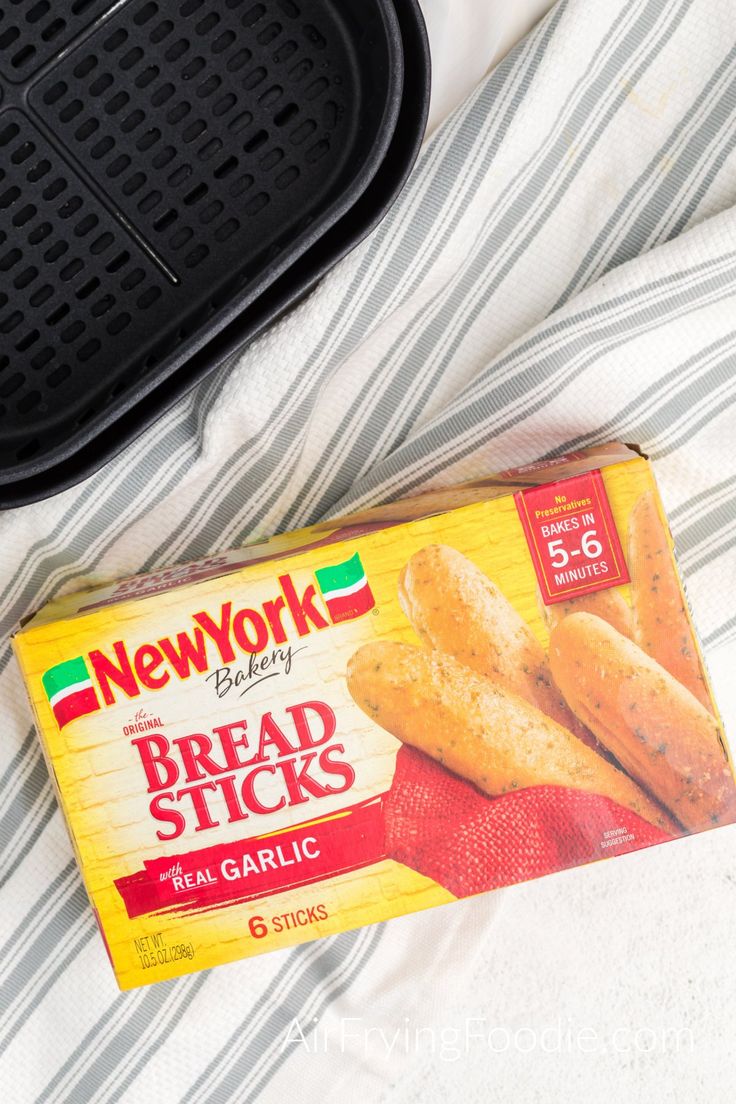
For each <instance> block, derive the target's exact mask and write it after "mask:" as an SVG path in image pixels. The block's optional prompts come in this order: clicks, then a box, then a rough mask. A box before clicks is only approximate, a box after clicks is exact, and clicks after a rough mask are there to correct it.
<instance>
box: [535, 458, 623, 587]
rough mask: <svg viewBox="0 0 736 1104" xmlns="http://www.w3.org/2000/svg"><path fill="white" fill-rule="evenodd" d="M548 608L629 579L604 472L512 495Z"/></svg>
mask: <svg viewBox="0 0 736 1104" xmlns="http://www.w3.org/2000/svg"><path fill="white" fill-rule="evenodd" d="M514 498H515V501H516V508H517V510H518V511H519V517H520V519H521V524H522V526H523V528H524V533H525V535H526V540H527V544H528V546H529V552H530V553H531V557H532V562H533V564H534V570H535V571H536V573H537V580H538V582H539V589H540V591H541V592H542V600H543V601H544V604H545V605H546V606H551V605H554V604H555V603H556V602H566V601H569V600H570V599H571V598H579V597H581V596H582V595H584V594H593V593H595V591H597V590H606V589H607V588H608V587H614V586H620V585H621V584H622V583H628V581H629V572H628V569H627V567H626V560H625V558H624V553H623V549H622V547H621V540H620V538H619V535H618V530H617V529H616V523H615V521H614V519H613V514H612V512H611V504H610V503H609V501H608V495H607V494H606V487H605V484H604V482H603V476H602V475H601V473H600V471H592V472H588V473H587V474H585V475H577V476H573V477H572V478H571V479H562V480H559V481H558V482H556V483H548V484H546V485H544V486H542V487H531V488H530V489H529V490H526V491H520V492H519V493H518V494H517V495H515V496H514Z"/></svg>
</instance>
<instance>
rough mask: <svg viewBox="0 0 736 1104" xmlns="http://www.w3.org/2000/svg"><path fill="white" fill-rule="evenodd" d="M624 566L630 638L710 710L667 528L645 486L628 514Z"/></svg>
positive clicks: (708, 697) (709, 701)
mask: <svg viewBox="0 0 736 1104" xmlns="http://www.w3.org/2000/svg"><path fill="white" fill-rule="evenodd" d="M629 570H630V572H631V594H632V601H633V606H634V626H635V635H634V639H635V640H636V642H637V644H638V645H639V646H640V647H641V648H643V649H644V651H645V652H646V653H647V655H650V656H651V657H652V658H653V659H656V660H657V662H658V663H661V665H662V666H663V667H664V668H666V670H668V671H669V673H670V674H671V675H673V676H674V677H675V678H676V679H678V681H679V682H681V683H682V684H683V686H686V687H687V688H688V690H690V691H692V693H693V694H694V695H695V697H696V698H697V699H698V701H699V702H700V703H701V705H704V706H705V708H706V709H711V699H710V694H709V692H708V687H707V686H706V682H705V678H704V677H703V669H702V667H701V663H700V657H699V656H698V648H697V645H696V643H695V638H694V636H693V631H692V628H691V626H690V619H689V617H688V615H687V610H686V609H685V599H684V597H683V593H682V587H681V586H680V581H679V579H678V578H677V574H676V572H675V565H674V561H673V558H672V552H671V550H670V545H669V541H668V539H667V531H666V529H665V525H664V522H663V521H662V518H661V517H660V514H659V510H658V509H657V503H656V501H655V498H654V495H653V494H652V492H651V491H648V492H647V493H646V494H643V495H641V497H640V498H639V499H638V500H637V502H636V503H635V504H634V508H633V509H632V511H631V516H630V518H629Z"/></svg>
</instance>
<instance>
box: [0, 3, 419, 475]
mask: <svg viewBox="0 0 736 1104" xmlns="http://www.w3.org/2000/svg"><path fill="white" fill-rule="evenodd" d="M52 8H57V9H58V6H57V5H51V4H49V3H48V2H47V0H29V2H28V3H25V2H24V0H20V2H18V0H0V93H2V98H0V289H1V290H0V473H4V475H5V477H6V478H10V477H15V476H17V475H19V474H24V473H26V472H27V471H29V470H32V469H37V467H38V464H39V462H40V463H43V462H45V461H46V459H47V458H48V462H49V463H51V462H52V460H53V459H54V457H56V456H58V455H59V454H60V450H61V453H63V451H64V450H67V451H68V450H69V449H70V447H72V446H73V445H74V444H75V442H77V441H78V442H82V441H88V440H89V439H90V435H91V434H93V433H94V432H95V431H99V429H100V428H101V427H102V426H104V425H105V424H109V422H110V419H111V418H112V417H113V416H114V415H115V414H116V413H117V412H119V411H121V410H124V409H125V408H126V405H127V404H132V403H133V402H140V399H141V395H142V394H144V393H145V390H146V389H147V388H148V387H149V386H150V387H153V386H157V385H160V383H161V381H162V380H163V379H164V378H166V376H167V375H168V374H170V373H171V372H172V371H175V370H176V368H177V367H178V366H180V365H181V364H182V363H183V362H184V361H185V360H186V358H187V356H189V355H190V353H191V352H192V351H193V350H194V349H196V348H197V347H199V346H200V345H201V343H202V341H203V340H205V339H206V338H207V336H208V335H209V336H211V334H212V333H213V332H216V330H217V328H218V327H219V326H220V325H222V324H225V323H226V322H227V321H228V320H231V318H232V317H233V314H234V313H237V311H238V310H241V309H243V307H244V306H246V305H247V303H248V302H251V301H252V300H253V298H254V297H255V296H256V295H257V294H258V293H259V292H260V291H262V290H263V289H264V288H265V287H266V286H267V285H268V283H269V282H270V281H271V280H273V279H275V278H276V277H277V276H278V275H279V274H281V273H282V272H283V271H285V270H287V269H288V267H289V265H290V264H292V263H293V262H294V260H295V258H296V257H297V256H298V255H299V254H300V252H301V251H302V250H303V249H305V248H307V247H308V246H309V245H313V244H314V242H315V240H318V238H319V235H320V234H321V233H324V231H325V230H326V229H327V228H328V227H329V226H330V225H331V224H332V223H333V222H334V221H335V220H336V219H337V218H338V217H340V215H341V214H344V212H345V210H347V209H349V206H350V205H351V204H352V203H353V202H354V201H355V200H356V198H357V196H358V195H359V194H360V193H361V191H362V190H363V189H364V188H365V187H366V186H367V184H368V182H369V181H370V179H371V175H372V174H373V173H374V172H375V171H376V169H377V167H378V166H379V165H380V161H381V155H382V151H383V150H384V149H385V146H386V145H387V143H388V141H389V140H390V137H391V127H392V125H393V123H392V120H393V119H394V118H395V113H396V111H397V110H398V101H399V99H400V64H399V59H398V56H397V52H396V51H397V49H398V50H400V39H399V38H398V31H396V38H395V39H392V37H391V36H392V33H393V31H394V30H396V28H392V24H391V19H390V17H387V14H386V13H387V10H388V8H389V5H387V4H386V3H385V2H384V0H372V2H371V0H352V2H347V0H341V2H340V3H339V4H337V3H335V4H334V5H333V4H332V3H330V2H329V0H263V2H261V3H256V4H254V3H252V0H176V2H167V0H135V2H128V3H124V4H123V5H122V6H121V5H112V4H110V3H109V0H108V2H107V3H101V2H99V0H98V2H95V0H86V2H85V0H76V2H74V3H71V4H70V5H68V7H66V8H65V14H64V15H63V16H53V14H52ZM62 48H65V50H66V52H65V53H64V54H63V56H62V57H61V60H59V61H54V54H55V53H56V52H58V51H59V50H60V49H62Z"/></svg>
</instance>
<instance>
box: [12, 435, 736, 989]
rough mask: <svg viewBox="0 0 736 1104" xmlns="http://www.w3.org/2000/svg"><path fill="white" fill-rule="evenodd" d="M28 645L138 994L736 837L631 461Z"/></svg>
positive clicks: (730, 786) (23, 650)
mask: <svg viewBox="0 0 736 1104" xmlns="http://www.w3.org/2000/svg"><path fill="white" fill-rule="evenodd" d="M14 646H15V651H16V653H17V656H18V660H19V662H20V665H21V667H22V670H23V675H24V677H25V680H26V684H27V687H28V693H29V697H30V701H31V705H32V707H33V711H34V713H35V717H36V723H37V726H38V731H39V735H40V737H41V741H42V744H43V747H44V751H45V754H46V758H47V761H48V765H49V769H50V772H51V775H52V777H53V779H54V781H55V784H56V787H57V793H58V797H59V801H60V804H61V806H62V809H63V811H64V815H65V817H66V821H67V824H68V826H69V830H70V834H71V838H72V842H73V845H74V849H75V851H76V854H77V859H78V861H79V865H80V867H81V870H82V873H83V876H84V881H85V885H86V887H87V891H88V893H89V897H90V900H91V902H92V906H93V908H94V910H95V913H96V916H97V919H98V922H99V925H100V928H101V929H102V932H103V934H104V938H105V942H106V945H107V948H108V952H109V955H110V958H111V960H112V964H113V967H114V970H115V974H116V976H117V979H118V982H119V984H120V986H121V988H123V989H130V988H133V987H135V986H139V985H144V984H148V983H150V982H155V981H160V980H163V979H166V978H171V977H175V976H178V975H180V974H184V973H188V972H190V971H194V970H199V969H204V968H207V967H210V966H214V965H217V964H218V963H223V962H228V961H231V960H233V959H238V958H242V957H245V956H248V955H252V954H257V953H260V952H262V951H269V950H272V949H275V948H280V947H285V946H289V945H291V944H295V943H300V942H303V941H306V940H311V939H315V938H317V937H319V936H325V935H331V934H334V933H336V932H340V931H344V930H346V929H348V928H354V927H357V926H360V925H363V924H370V923H374V922H376V921H380V920H385V919H388V918H389V917H392V916H397V915H400V914H403V913H407V912H412V911H416V910H418V909H423V908H428V907H430V906H432V905H439V904H444V903H446V902H449V901H452V900H454V899H455V898H458V897H463V896H467V895H470V894H473V893H478V892H482V891H484V890H488V889H491V888H494V887H497V886H501V885H507V884H510V883H513V882H518V881H522V880H524V879H527V878H533V877H537V876H539V875H541V874H547V873H550V872H552V871H556V870H560V869H563V868H565V867H569V866H574V865H578V864H580V863H586V862H590V861H593V860H595V859H600V858H606V857H610V856H613V855H618V854H622V853H625V852H627V851H631V850H634V849H637V848H640V847H645V846H649V845H651V844H655V843H659V842H664V841H665V840H667V839H670V838H672V837H674V836H678V835H683V834H686V833H689V832H698V831H701V830H703V829H707V828H710V827H712V826H715V825H719V824H724V823H730V822H733V821H734V820H736V787H735V786H734V779H733V773H732V769H731V764H730V761H729V756H728V750H727V746H726V743H725V738H724V735H723V731H722V726H721V722H720V720H719V719H718V715H717V712H716V708H715V706H714V704H713V701H712V698H711V694H710V689H709V687H708V683H707V679H706V676H705V673H704V669H703V665H702V661H701V657H700V653H699V650H698V647H697V644H696V642H695V638H694V635H693V630H692V627H691V623H690V618H689V615H688V612H687V607H686V604H685V601H684V598H683V592H682V588H681V585H680V581H679V578H678V575H677V570H676V566H675V560H674V556H673V549H672V545H671V541H670V537H669V531H668V529H667V526H666V522H665V519H664V515H663V513H662V507H661V503H660V500H659V496H658V494H657V490H656V486H655V482H654V478H653V475H652V471H651V468H650V465H649V463H648V461H647V460H646V459H645V458H643V457H642V456H640V455H638V454H637V453H636V452H635V451H633V450H631V449H629V448H627V447H626V446H623V445H610V446H606V447H603V448H597V449H591V450H587V451H582V452H578V453H575V454H573V455H570V456H567V457H562V458H560V459H558V460H554V461H549V462H543V463H540V464H533V465H530V466H529V467H527V468H522V469H518V470H516V471H510V472H505V473H503V474H501V475H494V476H491V477H489V478H488V479H482V480H479V481H477V482H475V483H471V484H467V485H465V486H462V487H456V488H452V489H450V490H446V491H436V492H435V491H433V492H430V493H427V494H423V495H420V496H419V497H416V498H413V499H407V500H404V501H402V502H397V503H393V504H391V505H389V506H385V507H380V508H378V509H375V510H371V511H368V512H366V513H364V514H362V515H355V516H353V517H351V518H346V519H343V520H341V521H333V522H329V523H326V524H323V525H317V526H314V527H313V528H311V529H306V530H303V531H301V532H299V533H292V534H287V535H285V536H280V537H276V538H274V539H273V540H271V541H265V542H261V543H259V544H256V545H252V546H249V547H246V548H243V549H238V550H236V551H232V552H225V553H223V554H222V555H215V556H210V557H208V558H207V559H205V560H202V561H200V562H199V563H194V564H189V565H186V566H178V567H173V568H171V569H170V570H168V571H159V572H154V573H153V574H150V575H146V576H141V577H138V578H134V579H128V580H125V581H124V582H121V583H117V584H116V585H113V586H108V587H102V588H99V589H94V590H88V591H85V592H84V593H81V594H75V595H73V596H69V597H65V598H62V599H60V600H58V601H57V602H55V603H53V604H51V605H50V606H48V607H46V608H45V609H43V610H42V611H41V612H40V613H38V614H37V615H36V616H34V617H33V618H32V619H31V620H30V621H29V622H28V623H27V624H26V625H24V626H23V627H22V628H21V629H20V630H19V632H18V633H17V634H16V637H15V640H14Z"/></svg>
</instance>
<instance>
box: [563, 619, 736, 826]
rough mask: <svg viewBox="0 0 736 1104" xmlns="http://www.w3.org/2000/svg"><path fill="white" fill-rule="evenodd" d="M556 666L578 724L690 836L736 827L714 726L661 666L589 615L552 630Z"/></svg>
mask: <svg viewBox="0 0 736 1104" xmlns="http://www.w3.org/2000/svg"><path fill="white" fill-rule="evenodd" d="M550 659H551V663H552V671H553V673H554V676H555V679H556V681H557V683H558V685H559V686H560V687H561V689H562V691H563V693H564V694H565V697H566V698H567V700H568V702H569V703H570V705H571V706H572V708H573V709H574V710H575V712H576V713H577V715H578V716H579V717H580V719H581V720H582V721H583V722H584V723H585V724H587V725H588V726H589V727H590V728H591V729H592V730H593V732H595V734H596V736H597V737H598V739H599V740H600V741H601V743H602V744H603V745H604V746H605V747H607V748H608V749H609V751H611V752H612V753H613V755H615V757H616V759H617V760H618V761H619V763H620V764H621V765H622V767H623V768H624V770H626V771H628V773H629V774H630V775H631V776H632V777H633V778H635V779H636V780H637V781H638V782H639V783H640V784H641V785H642V786H646V788H647V789H648V790H649V791H650V792H651V793H653V794H654V796H655V797H656V798H657V799H658V800H659V801H661V802H662V804H663V805H664V806H665V807H666V808H668V809H669V810H670V812H671V813H672V814H673V815H674V816H676V817H677V819H678V820H679V821H680V822H681V823H682V824H684V826H685V827H686V828H687V829H688V830H689V831H691V832H696V831H699V830H700V829H703V828H708V827H711V826H712V825H714V824H724V823H731V822H732V821H734V820H736V785H734V780H733V776H732V774H731V769H730V767H729V764H728V760H727V756H726V753H725V751H724V748H723V745H722V742H721V733H720V730H719V728H718V725H717V724H716V721H715V718H714V717H713V716H712V714H711V713H709V712H708V710H707V709H704V708H703V706H702V705H701V704H700V702H699V701H698V700H697V698H695V696H694V695H693V694H691V693H690V691H689V690H688V689H686V687H684V686H683V685H682V683H680V682H678V681H677V679H674V678H673V677H672V675H671V674H670V673H669V672H668V671H666V670H665V669H664V667H662V666H660V664H659V663H657V661H656V660H655V659H652V658H651V656H648V655H647V654H646V653H645V652H644V651H642V649H641V648H639V647H638V645H636V644H635V643H634V642H633V641H631V640H627V639H626V637H624V636H622V635H621V633H619V632H616V630H615V629H614V628H612V627H611V626H610V625H609V624H607V623H606V622H605V621H602V620H601V618H600V617H594V616H593V615H592V614H589V613H573V614H571V615H570V616H569V617H566V618H565V620H564V621H561V622H560V624H559V625H558V626H557V627H556V628H555V629H554V630H553V632H552V637H551V641H550Z"/></svg>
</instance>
